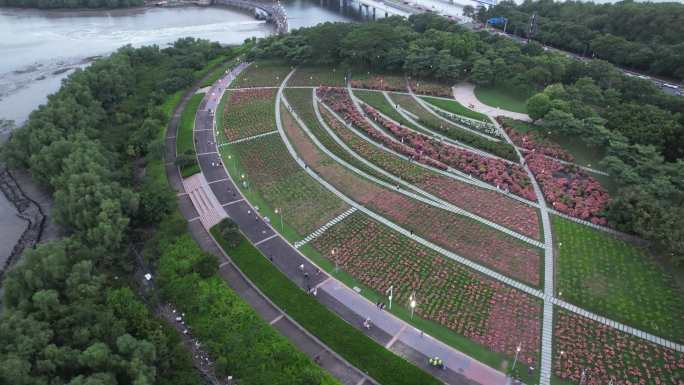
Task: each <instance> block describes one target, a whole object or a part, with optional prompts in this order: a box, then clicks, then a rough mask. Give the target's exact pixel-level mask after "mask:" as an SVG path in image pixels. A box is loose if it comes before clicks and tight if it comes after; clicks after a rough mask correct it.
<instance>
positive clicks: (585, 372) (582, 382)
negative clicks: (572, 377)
mask: <svg viewBox="0 0 684 385" xmlns="http://www.w3.org/2000/svg"><path fill="white" fill-rule="evenodd" d="M586 375H587V369H582V375H581V376H580V382H579V385H584V380H585V379H586Z"/></svg>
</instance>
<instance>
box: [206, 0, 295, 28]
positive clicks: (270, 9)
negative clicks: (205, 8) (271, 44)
mask: <svg viewBox="0 0 684 385" xmlns="http://www.w3.org/2000/svg"><path fill="white" fill-rule="evenodd" d="M200 1H204V3H203V4H202V5H223V6H226V7H232V8H238V9H243V10H246V11H248V12H251V13H253V14H254V17H255V18H257V19H258V20H266V22H268V23H273V24H275V29H276V33H277V34H279V35H280V34H283V33H287V31H288V30H289V26H288V23H287V12H285V8H283V6H282V5H280V2H279V1H278V2H276V3H272V4H268V3H261V2H257V1H249V0H200Z"/></svg>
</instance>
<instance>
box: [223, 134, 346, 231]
mask: <svg viewBox="0 0 684 385" xmlns="http://www.w3.org/2000/svg"><path fill="white" fill-rule="evenodd" d="M224 148H226V147H224ZM229 150H230V151H231V152H232V154H233V156H234V157H235V158H237V159H235V160H234V161H230V160H228V159H227V158H226V157H225V156H224V157H223V158H224V161H225V162H227V166H228V167H232V166H233V165H231V164H230V163H231V162H237V164H238V165H239V166H240V167H241V172H243V171H244V174H245V176H246V179H247V182H248V186H249V189H250V190H256V191H257V192H258V195H259V197H260V198H261V199H263V200H264V201H265V203H266V204H268V205H269V206H271V208H276V207H278V208H280V209H282V211H283V212H284V217H283V218H284V220H285V222H287V224H288V225H290V226H292V227H293V228H294V230H295V231H296V232H297V233H298V234H299V235H300V236H301V237H303V236H306V235H308V234H310V233H311V232H312V231H314V230H315V229H317V228H319V227H320V226H322V225H323V224H324V223H326V222H328V221H329V220H330V219H332V218H334V217H335V216H337V215H338V214H340V213H341V212H343V211H344V210H346V209H348V208H349V206H347V205H346V204H345V203H344V202H342V201H341V200H340V199H338V198H337V197H336V196H335V195H333V194H332V193H330V192H329V191H328V190H326V189H325V188H323V187H322V186H321V185H320V184H318V182H316V181H314V180H313V179H311V177H309V175H307V174H306V173H305V172H304V171H303V170H302V169H301V168H300V167H299V166H298V165H297V164H296V163H295V162H294V160H293V159H292V158H291V157H290V154H289V153H288V152H287V149H286V148H285V145H284V144H283V142H282V140H281V139H280V137H279V136H278V135H269V136H265V137H262V138H257V139H254V140H250V141H246V142H242V143H238V144H236V145H233V146H230V148H229ZM253 203H254V202H253Z"/></svg>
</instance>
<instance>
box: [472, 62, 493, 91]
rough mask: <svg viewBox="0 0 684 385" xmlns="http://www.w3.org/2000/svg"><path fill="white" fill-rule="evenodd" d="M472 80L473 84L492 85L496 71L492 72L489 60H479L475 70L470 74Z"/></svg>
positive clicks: (475, 64) (474, 65)
mask: <svg viewBox="0 0 684 385" xmlns="http://www.w3.org/2000/svg"><path fill="white" fill-rule="evenodd" d="M470 78H471V79H472V80H473V82H475V83H477V84H482V85H488V84H491V83H492V81H493V80H494V71H492V63H491V62H490V61H489V60H487V59H479V60H477V61H475V63H474V64H473V69H472V71H471V72H470Z"/></svg>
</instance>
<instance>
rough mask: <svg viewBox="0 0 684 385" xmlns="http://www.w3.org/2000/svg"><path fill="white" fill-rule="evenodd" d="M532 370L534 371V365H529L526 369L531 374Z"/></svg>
mask: <svg viewBox="0 0 684 385" xmlns="http://www.w3.org/2000/svg"><path fill="white" fill-rule="evenodd" d="M532 372H534V365H530V367H529V368H528V369H527V374H529V375H532Z"/></svg>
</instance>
